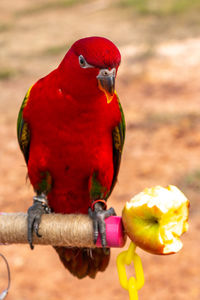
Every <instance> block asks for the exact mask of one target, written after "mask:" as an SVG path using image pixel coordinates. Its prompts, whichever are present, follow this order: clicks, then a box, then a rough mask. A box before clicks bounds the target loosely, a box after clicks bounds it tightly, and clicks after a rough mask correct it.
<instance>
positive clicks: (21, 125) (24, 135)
mask: <svg viewBox="0 0 200 300" xmlns="http://www.w3.org/2000/svg"><path fill="white" fill-rule="evenodd" d="M31 88H32V87H30V89H29V90H28V92H27V93H26V95H25V97H24V100H23V102H22V105H21V108H20V111H19V114H18V119H17V138H18V142H19V146H20V149H21V151H22V153H23V155H24V158H25V161H26V163H27V164H28V159H29V146H30V130H29V126H28V123H27V122H25V121H24V119H23V110H24V107H25V106H26V104H27V102H28V100H29V95H30V91H31Z"/></svg>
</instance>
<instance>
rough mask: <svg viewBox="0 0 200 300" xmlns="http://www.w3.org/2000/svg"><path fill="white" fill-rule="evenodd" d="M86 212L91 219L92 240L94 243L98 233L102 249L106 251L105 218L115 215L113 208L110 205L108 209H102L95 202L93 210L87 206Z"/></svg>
mask: <svg viewBox="0 0 200 300" xmlns="http://www.w3.org/2000/svg"><path fill="white" fill-rule="evenodd" d="M88 214H89V216H90V218H91V219H92V221H93V241H94V244H96V242H97V238H98V235H99V233H100V237H101V244H102V247H103V248H104V250H105V251H106V249H105V248H106V246H107V242H106V224H105V219H106V218H108V217H110V216H116V213H115V210H114V209H113V208H112V207H111V208H109V209H108V210H103V208H102V205H101V204H100V203H98V202H97V203H95V205H94V211H93V210H92V209H91V208H89V209H88Z"/></svg>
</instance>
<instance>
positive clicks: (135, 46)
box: [0, 0, 200, 300]
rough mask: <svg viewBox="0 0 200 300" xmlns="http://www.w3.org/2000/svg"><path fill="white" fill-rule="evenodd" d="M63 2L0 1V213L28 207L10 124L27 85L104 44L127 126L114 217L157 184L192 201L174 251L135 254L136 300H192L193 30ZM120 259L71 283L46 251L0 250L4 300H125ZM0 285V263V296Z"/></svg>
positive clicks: (199, 135)
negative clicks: (71, 54) (112, 53)
mask: <svg viewBox="0 0 200 300" xmlns="http://www.w3.org/2000/svg"><path fill="white" fill-rule="evenodd" d="M66 2H67V1H58V2H57V4H55V2H53V1H44V0H43V1H39V0H37V1H35V3H34V5H33V3H31V2H29V1H27V0H18V1H15V2H13V3H12V5H11V4H8V2H7V1H6V0H1V3H0V20H1V21H0V22H1V23H0V46H1V51H0V90H1V99H0V141H1V147H0V211H5V212H14V211H15V212H16V211H26V210H27V208H28V207H29V206H30V204H31V202H32V200H31V199H32V196H33V192H32V188H31V186H30V185H29V184H28V183H26V180H25V177H26V166H25V163H24V161H23V157H22V154H21V153H20V150H19V147H18V144H17V138H16V118H17V114H18V110H19V107H20V105H21V101H22V99H23V97H24V94H25V92H26V91H27V89H28V87H29V86H30V85H31V84H32V83H33V82H35V81H36V80H37V79H38V78H40V77H42V76H44V75H45V74H47V73H48V72H49V71H50V70H52V69H54V68H55V67H56V66H57V65H58V63H59V62H60V60H61V58H62V57H63V55H64V53H65V52H66V50H67V49H68V47H69V46H70V44H72V43H73V42H74V41H75V40H76V39H78V38H80V37H84V36H90V35H101V36H106V37H108V38H110V39H112V40H113V41H114V42H115V43H116V44H117V45H118V47H119V49H120V51H121V53H122V64H121V68H120V71H119V76H118V80H117V91H118V94H119V96H120V99H121V102H122V105H123V108H124V112H125V116H126V122H127V136H126V143H125V150H124V155H123V161H122V165H121V170H120V175H119V182H118V185H117V186H116V188H115V191H114V192H113V194H112V196H111V198H110V201H109V203H110V205H112V206H114V207H115V208H116V210H117V212H118V214H119V215H120V214H121V210H122V208H123V206H124V203H125V201H127V200H129V199H130V197H131V196H133V195H134V194H136V193H137V192H140V191H141V190H142V189H143V188H144V187H150V186H153V185H158V184H160V185H164V186H165V185H168V184H175V185H177V186H178V187H180V188H181V189H182V190H183V191H184V192H185V194H186V195H187V196H188V198H189V199H190V202H191V208H190V220H189V224H190V229H189V232H188V233H187V234H185V235H184V237H183V243H184V247H183V249H182V250H181V251H180V253H178V254H176V255H172V256H167V257H158V256H153V255H150V254H148V253H145V252H144V251H142V250H139V249H138V253H139V254H140V256H141V258H142V262H143V266H144V273H145V279H146V283H145V285H144V287H143V288H142V290H141V291H140V292H139V295H140V299H143V300H147V299H148V300H150V299H154V300H158V299H159V300H160V299H162V300H174V299H176V300H184V299H187V300H188V299H192V300H197V299H200V288H199V287H200V276H199V275H200V261H199V259H198V258H199V250H200V244H199V232H198V230H199V229H200V219H199V211H200V204H199V192H200V163H199V153H200V130H199V129H200V113H199V105H200V97H199V92H200V88H199V75H200V38H199V35H198V34H199V32H197V31H196V29H195V30H193V31H191V32H190V30H189V29H190V28H191V27H190V28H188V27H187V28H186V27H184V28H183V26H182V22H183V21H182V20H180V23H178V22H177V23H176V24H175V25H176V26H172V24H171V23H167V21H166V20H163V22H162V21H158V20H157V19H156V21H155V18H152V17H147V18H144V17H143V18H138V17H137V16H135V15H131V11H130V9H127V8H121V7H118V6H117V5H114V3H115V2H114V1H90V2H85V1H83V2H81V3H78V4H76V5H72V6H71V5H70V6H69V5H66ZM159 22H160V23H159ZM170 22H171V21H170ZM163 24H165V26H166V27H165V30H164V27H163V26H164V25H163ZM168 25H170V26H168ZM173 25H174V24H173ZM190 25H191V24H190ZM159 26H160V27H159ZM193 27H194V26H193ZM193 27H192V28H193ZM172 28H173V30H172ZM195 28H196V27H195ZM193 29H194V28H193ZM162 30H163V31H162ZM184 30H185V31H184ZM127 246H128V244H127ZM119 252H120V250H119V249H113V250H112V258H111V262H110V265H109V267H108V268H107V270H106V272H104V273H102V274H99V275H98V276H97V278H96V279H95V280H91V279H84V280H77V279H75V278H73V277H72V276H71V275H70V274H69V273H68V272H67V271H66V270H65V269H64V267H63V266H62V265H61V263H60V261H59V259H58V257H57V254H56V253H55V251H54V250H53V249H52V248H51V247H48V246H37V247H35V250H34V251H31V250H30V249H29V247H28V245H16V246H15V245H11V246H1V253H3V254H4V255H5V256H6V257H7V259H8V261H9V264H10V268H11V276H12V285H11V289H10V292H9V295H8V298H7V299H8V300H12V299H15V300H18V299H20V300H27V299H29V300H32V299H37V300H40V299H42V300H45V299H49V300H56V299H60V300H62V299H63V300H64V299H69V300H71V299H74V298H79V299H80V300H82V299H96V300H98V299H112V300H120V299H128V294H127V292H126V291H124V290H123V289H122V288H121V287H120V285H119V281H118V276H117V270H116V257H117V254H118V253H119ZM5 286H6V272H5V267H4V265H3V262H1V261H0V289H3V288H5Z"/></svg>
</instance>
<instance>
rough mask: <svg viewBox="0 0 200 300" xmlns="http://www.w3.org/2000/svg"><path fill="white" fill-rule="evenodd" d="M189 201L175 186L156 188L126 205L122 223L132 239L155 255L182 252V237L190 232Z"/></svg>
mask: <svg viewBox="0 0 200 300" xmlns="http://www.w3.org/2000/svg"><path fill="white" fill-rule="evenodd" d="M188 214H189V200H188V199H187V198H186V197H185V195H184V194H183V193H182V192H181V191H180V190H179V189H178V188H177V187H175V186H173V185H169V186H168V187H167V188H163V187H161V186H155V187H152V188H146V189H145V190H144V191H143V192H141V193H139V194H137V195H136V196H135V197H133V198H132V199H131V200H130V202H127V203H126V205H125V207H124V209H123V212H122V220H123V224H124V228H125V231H126V233H127V235H128V236H129V238H130V239H131V240H132V241H133V242H134V243H135V244H136V245H137V246H139V247H141V248H142V249H144V250H146V251H148V252H151V253H153V254H172V253H176V252H178V251H179V250H180V249H181V248H182V242H181V241H180V239H179V237H180V236H181V234H182V233H184V232H185V231H187V229H188Z"/></svg>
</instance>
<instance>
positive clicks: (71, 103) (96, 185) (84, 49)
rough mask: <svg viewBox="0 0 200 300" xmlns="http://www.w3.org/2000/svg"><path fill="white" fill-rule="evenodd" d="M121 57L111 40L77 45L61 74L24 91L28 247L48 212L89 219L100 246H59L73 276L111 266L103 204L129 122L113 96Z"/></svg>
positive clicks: (20, 132)
mask: <svg viewBox="0 0 200 300" xmlns="http://www.w3.org/2000/svg"><path fill="white" fill-rule="evenodd" d="M120 60H121V55H120V52H119V50H118V49H117V47H116V46H115V45H114V44H113V43H112V42H111V41H109V40H108V39H106V38H102V37H88V38H83V39H80V40H78V41H76V42H75V43H74V44H73V45H72V47H71V48H70V49H69V51H68V52H67V53H66V55H65V57H64V58H63V60H62V62H61V63H60V65H59V66H58V68H57V69H55V70H54V71H52V72H51V73H50V74H48V75H47V76H45V77H44V78H42V79H40V80H38V81H37V82H36V83H35V84H34V85H33V86H32V87H31V88H30V89H29V90H28V92H27V94H26V96H25V98H24V101H23V103H22V106H21V109H20V111H19V116H18V122H17V136H18V141H19V145H20V148H21V150H22V152H23V155H24V158H25V161H26V164H27V168H28V177H29V179H30V182H31V184H32V185H33V188H34V191H35V196H34V197H33V205H32V206H31V207H30V208H29V209H28V241H29V244H30V246H31V248H33V245H32V236H33V231H34V232H35V233H36V234H37V235H38V236H40V235H39V233H38V230H39V225H40V221H41V216H42V214H44V213H48V212H50V210H51V211H52V212H55V213H63V214H69V213H76V214H79V213H81V214H87V213H89V216H90V217H91V219H92V221H93V228H94V243H96V240H97V236H98V232H99V233H100V236H101V242H102V246H103V248H94V249H88V248H83V249H82V248H81V249H79V248H64V247H56V251H57V252H58V254H59V256H60V259H61V261H62V262H63V264H64V265H65V267H66V268H68V269H69V271H70V272H71V273H72V274H73V275H75V276H77V277H78V278H83V277H85V276H90V277H92V278H94V277H95V275H96V273H97V272H98V271H104V270H105V268H106V267H107V265H108V262H109V257H110V251H109V250H107V251H105V247H106V231H105V221H104V220H105V218H107V217H109V216H111V215H114V214H115V212H114V209H113V208H110V209H108V210H106V201H107V199H108V197H109V195H110V194H111V192H112V190H113V188H114V185H115V183H116V181H117V176H118V171H119V166H120V161H121V154H122V148H123V144H124V137H125V121H124V115H123V111H122V108H121V105H120V102H119V98H118V97H117V94H116V92H115V78H116V74H117V70H118V67H119V64H120Z"/></svg>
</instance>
